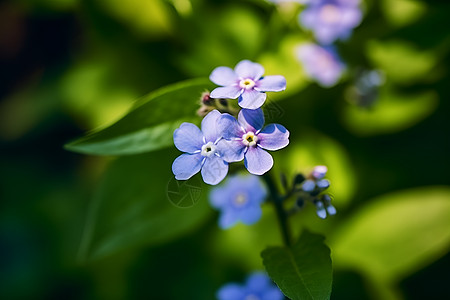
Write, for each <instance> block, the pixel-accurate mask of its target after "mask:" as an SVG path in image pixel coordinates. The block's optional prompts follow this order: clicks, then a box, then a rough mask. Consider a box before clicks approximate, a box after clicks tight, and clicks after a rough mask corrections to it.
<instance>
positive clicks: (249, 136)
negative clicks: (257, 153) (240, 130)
mask: <svg viewBox="0 0 450 300" xmlns="http://www.w3.org/2000/svg"><path fill="white" fill-rule="evenodd" d="M242 142H243V143H244V145H245V146H248V147H255V146H256V142H258V137H257V136H256V135H255V134H254V133H253V132H251V131H249V132H247V133H246V134H244V135H243V136H242Z"/></svg>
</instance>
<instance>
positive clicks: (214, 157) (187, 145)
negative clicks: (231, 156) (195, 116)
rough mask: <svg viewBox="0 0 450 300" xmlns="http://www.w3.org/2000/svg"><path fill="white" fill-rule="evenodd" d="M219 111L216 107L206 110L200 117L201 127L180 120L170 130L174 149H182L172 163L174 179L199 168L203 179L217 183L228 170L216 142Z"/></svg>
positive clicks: (190, 175)
mask: <svg viewBox="0 0 450 300" xmlns="http://www.w3.org/2000/svg"><path fill="white" fill-rule="evenodd" d="M220 116H221V114H220V112H219V111H217V110H213V111H211V112H210V113H208V114H207V115H206V116H205V117H204V118H203V120H202V126H201V127H202V130H201V131H200V129H199V128H198V127H197V126H195V125H194V124H192V123H183V124H181V125H180V127H179V128H178V129H176V130H175V132H174V133H173V141H174V143H175V147H177V148H178V150H180V151H183V152H186V153H184V154H181V155H180V156H178V157H177V158H176V159H175V161H174V162H173V164H172V172H173V174H174V175H175V178H176V179H178V180H187V179H189V178H191V177H192V176H194V175H195V174H197V173H198V172H199V171H200V170H201V174H202V177H203V181H205V183H207V184H212V185H215V184H218V183H219V182H220V181H222V180H223V179H224V178H225V176H226V175H227V173H228V163H227V162H225V161H224V160H223V158H222V157H221V156H222V155H221V153H222V150H221V147H220V145H219V144H218V143H219V141H220V139H221V137H222V135H221V132H220V131H219V130H218V128H217V120H218V119H219V118H220Z"/></svg>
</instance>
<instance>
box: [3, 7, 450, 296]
mask: <svg viewBox="0 0 450 300" xmlns="http://www.w3.org/2000/svg"><path fill="white" fill-rule="evenodd" d="M301 8H302V7H301V6H299V5H280V6H275V5H273V4H271V3H269V2H266V1H263V0H235V1H231V0H215V1H207V0H129V1H117V0H99V1H93V0H16V1H2V2H1V3H0V62H1V69H0V74H1V75H0V76H1V80H0V86H1V89H0V147H1V154H2V155H1V156H0V166H1V167H0V176H1V178H0V179H1V180H0V199H1V208H2V209H1V212H0V253H1V255H0V262H1V263H0V266H1V270H0V276H1V277H0V296H1V298H2V299H213V298H214V293H215V291H216V290H217V289H218V288H219V287H220V286H221V285H223V284H224V283H226V282H229V281H242V280H243V279H244V278H245V276H246V274H248V273H250V272H251V271H253V270H255V269H262V263H261V258H260V256H259V253H260V252H261V251H262V250H263V249H264V248H265V246H267V245H277V244H281V239H280V236H279V233H278V227H277V224H276V220H275V216H274V213H273V209H272V207H270V206H267V207H264V216H263V218H262V220H261V221H260V222H259V223H257V224H256V225H254V226H251V227H248V226H244V225H238V226H236V227H234V228H233V229H231V230H228V231H222V230H220V229H219V228H218V226H217V213H216V212H214V211H212V209H211V208H209V205H208V202H207V199H206V198H207V193H208V188H209V187H207V186H206V185H201V184H200V185H199V187H200V190H201V192H202V195H201V197H202V198H201V199H200V201H199V203H198V204H197V205H195V206H194V207H192V208H189V209H180V208H176V207H174V206H173V205H171V204H170V202H169V201H168V199H167V196H166V192H167V187H168V185H170V181H171V178H172V177H171V171H170V166H171V163H172V161H173V159H174V158H175V157H176V156H177V155H179V152H178V151H176V149H175V148H174V147H169V148H164V149H161V150H157V151H153V152H147V153H141V154H135V155H128V156H124V157H120V158H116V157H110V156H92V155H82V154H76V153H73V152H69V151H66V150H64V149H63V146H64V144H66V143H68V142H70V141H72V140H74V139H76V138H78V137H80V136H82V135H83V134H84V133H85V132H86V131H90V130H94V129H98V128H104V127H106V126H108V125H110V124H112V123H113V122H115V121H116V120H118V119H119V118H120V117H121V116H123V115H124V114H125V113H126V112H127V111H128V110H129V109H130V108H131V107H132V106H133V104H134V103H135V101H136V99H139V98H141V97H143V96H144V95H146V94H147V93H149V92H151V91H154V90H156V89H158V88H160V87H163V86H165V85H167V84H171V83H175V82H178V81H180V80H185V79H190V78H197V77H207V76H208V75H209V74H210V72H211V71H212V70H213V69H214V68H215V67H217V66H229V67H233V66H234V65H235V64H236V63H237V62H239V61H240V60H242V59H250V60H253V61H256V62H259V63H261V64H263V65H264V67H265V69H266V74H282V75H284V76H285V77H286V78H287V90H286V91H285V92H283V93H278V94H277V95H274V94H269V95H268V99H269V103H268V105H269V106H268V107H272V108H273V110H272V113H271V114H269V119H270V121H273V122H275V121H276V122H278V123H281V124H283V125H285V126H286V127H287V128H288V129H289V130H290V132H291V144H290V146H289V147H288V148H286V149H285V150H282V151H279V152H276V153H274V158H275V167H274V169H275V171H277V172H281V171H282V172H285V173H286V174H287V175H288V176H292V175H293V174H294V173H295V172H299V171H308V170H309V169H310V168H311V167H313V166H314V165H316V164H325V165H327V166H328V168H329V178H330V181H331V183H332V193H333V195H334V198H335V200H334V201H335V205H336V207H337V210H338V215H336V216H335V217H332V218H328V219H326V220H319V219H318V218H317V216H316V215H315V213H314V210H313V208H311V207H309V208H307V209H306V210H305V211H303V212H301V213H300V214H298V215H296V216H295V217H294V219H293V220H292V222H291V225H292V226H293V228H294V231H295V232H297V233H298V232H300V230H301V228H302V227H303V226H306V227H307V228H309V229H310V230H311V231H315V232H321V233H323V234H324V235H325V236H326V238H327V243H328V245H329V246H330V247H331V250H332V257H333V265H334V269H335V274H334V283H333V293H332V296H331V298H332V299H450V292H449V290H448V288H447V284H448V282H449V280H450V275H449V272H448V270H449V269H450V256H449V255H448V249H449V246H450V180H449V179H450V177H449V175H448V170H449V168H450V160H449V159H448V154H449V153H450V141H449V136H450V123H449V122H448V120H449V112H450V105H449V101H448V99H449V98H450V90H449V88H448V87H449V86H450V77H449V67H450V56H449V53H450V35H449V28H450V19H449V18H448V16H449V14H450V4H448V3H447V1H436V0H431V1H412V0H383V1H365V2H363V11H364V14H365V15H364V20H363V22H362V24H361V25H360V26H359V27H358V28H356V29H355V31H354V33H353V36H352V37H351V38H350V39H349V40H348V41H345V42H340V43H338V45H337V48H338V50H339V52H340V54H341V56H342V59H343V60H344V61H345V62H346V64H347V73H346V74H345V75H344V77H343V78H342V80H341V82H340V84H338V85H336V86H335V87H333V88H329V89H324V88H321V87H319V86H318V85H317V84H315V83H313V82H311V81H310V80H308V79H307V78H306V76H305V74H304V72H303V70H302V67H301V65H300V63H298V62H297V61H296V60H295V57H294V54H293V49H294V48H295V46H296V45H298V43H300V42H302V41H308V40H311V35H310V34H309V33H305V32H304V31H302V30H301V29H300V28H299V27H298V23H297V19H296V18H297V14H298V12H299V10H301ZM361 69H362V70H372V69H376V70H380V71H382V72H383V74H384V75H385V77H386V80H385V84H384V85H383V86H381V87H380V90H379V93H378V97H377V98H376V99H375V101H374V103H373V105H371V106H370V107H363V106H361V105H357V104H355V103H354V102H355V99H352V93H351V92H350V91H351V90H352V87H353V86H354V84H355V80H356V79H357V77H358V74H359V73H358V70H361ZM199 96H200V95H199V94H198V95H186V101H191V102H190V103H194V102H195V101H197V100H196V99H197V98H198V97H199ZM192 101H194V102H192ZM177 105H179V104H177ZM160 113H161V112H160ZM162 114H163V112H162ZM192 118H195V116H186V120H187V119H192ZM195 120H196V122H199V120H200V118H198V117H197V118H196V119H195Z"/></svg>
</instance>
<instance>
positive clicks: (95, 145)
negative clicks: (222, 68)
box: [65, 79, 214, 155]
mask: <svg viewBox="0 0 450 300" xmlns="http://www.w3.org/2000/svg"><path fill="white" fill-rule="evenodd" d="M213 87H214V85H213V84H212V83H211V82H210V81H209V80H207V79H194V80H189V81H184V82H181V83H176V84H173V85H170V86H167V87H164V88H161V89H159V90H157V91H155V92H153V93H150V94H149V95H148V96H146V97H144V98H143V99H141V100H139V101H138V102H137V103H136V104H135V106H134V107H133V109H132V110H131V111H130V112H129V113H128V114H126V115H125V116H124V117H123V118H122V119H120V120H119V121H117V122H116V123H114V124H113V125H111V126H109V127H107V128H105V129H103V130H100V131H97V132H94V133H91V134H88V135H87V136H85V137H82V138H80V139H78V140H76V141H74V142H71V143H69V144H67V145H65V148H66V149H68V150H71V151H75V152H80V153H85V154H94V155H130V154H140V153H145V152H149V151H154V150H158V149H162V148H164V147H168V146H170V145H172V144H173V139H172V134H173V131H174V130H175V129H176V128H177V127H178V126H179V125H180V124H181V123H182V122H190V121H193V120H195V119H196V118H195V116H196V111H197V109H198V108H199V107H200V106H199V99H200V96H201V93H202V92H204V91H206V90H207V89H212V88H213Z"/></svg>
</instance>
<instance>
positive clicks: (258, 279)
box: [245, 272, 272, 291]
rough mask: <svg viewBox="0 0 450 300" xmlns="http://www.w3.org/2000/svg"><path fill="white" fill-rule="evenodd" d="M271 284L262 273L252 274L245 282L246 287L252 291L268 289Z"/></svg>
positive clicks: (267, 277)
mask: <svg viewBox="0 0 450 300" xmlns="http://www.w3.org/2000/svg"><path fill="white" fill-rule="evenodd" d="M271 284H272V281H271V280H270V278H269V276H267V275H266V274H265V273H264V272H254V273H252V274H251V275H250V276H249V277H248V278H247V281H246V282H245V285H246V287H247V288H248V289H249V290H252V291H258V290H264V289H265V288H266V287H270V286H271Z"/></svg>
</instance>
